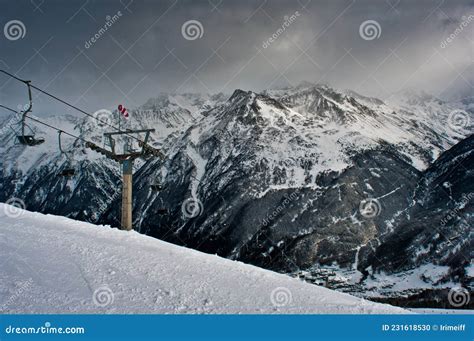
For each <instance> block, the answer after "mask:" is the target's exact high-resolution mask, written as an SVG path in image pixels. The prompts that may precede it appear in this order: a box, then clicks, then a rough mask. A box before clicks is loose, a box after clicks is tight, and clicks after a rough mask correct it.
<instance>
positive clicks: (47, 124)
mask: <svg viewBox="0 0 474 341" xmlns="http://www.w3.org/2000/svg"><path fill="white" fill-rule="evenodd" d="M0 107H1V108H4V109H7V110H10V111H12V112H14V113H16V114H20V112H19V111H17V110H14V109H12V108H9V107H7V106H5V105H2V104H0ZM26 118H28V119H30V120H32V121H35V122H37V123H39V124H42V125H44V126H46V127H48V128H51V129H54V130H56V131H58V132H62V133H63V134H65V135H68V136H70V137H73V138H75V139H78V140H81V141H83V142H90V141H87V140H85V139H84V138H82V137H80V136H76V135H74V134H71V133H68V132H67V131H64V130H63V129H59V128H56V127H54V126H52V125H50V124H49V123H46V122H43V121H41V120H38V119H36V118H34V117H31V116H28V115H26Z"/></svg>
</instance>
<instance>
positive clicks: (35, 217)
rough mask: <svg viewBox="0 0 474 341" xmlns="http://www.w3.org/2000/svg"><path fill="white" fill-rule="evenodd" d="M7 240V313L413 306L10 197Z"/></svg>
mask: <svg viewBox="0 0 474 341" xmlns="http://www.w3.org/2000/svg"><path fill="white" fill-rule="evenodd" d="M0 249H1V250H2V262H0V312H1V313H7V314H11V313H23V314H25V313H28V314H32V313H34V314H38V313H40V314H45V313H47V314H51V313H54V314H58V313H60V314H61V313H114V314H117V313H127V314H130V313H179V314H183V313H213V314H214V313H219V314H229V313H266V314H268V313H311V314H314V313H316V314H318V313H325V314H340V313H343V314H361V313H362V314H369V313H376V314H397V313H407V311H406V310H404V309H401V308H397V307H393V306H389V305H386V304H378V303H373V302H369V301H366V300H363V299H360V298H356V297H354V296H350V295H347V294H343V293H338V292H336V291H332V290H329V289H326V288H321V287H316V286H314V285H311V284H308V283H304V282H302V281H299V280H297V279H293V278H290V277H288V276H285V275H281V274H277V273H274V272H271V271H268V270H263V269H260V268H257V267H254V266H251V265H246V264H243V263H240V262H233V261H230V260H227V259H223V258H220V257H218V256H214V255H207V254H204V253H201V252H198V251H194V250H190V249H186V248H183V247H179V246H176V245H172V244H168V243H166V242H162V241H159V240H156V239H153V238H150V237H147V236H143V235H139V234H138V233H136V232H125V231H119V230H117V229H112V228H110V227H104V226H96V225H92V224H89V223H84V222H79V221H74V220H71V219H68V218H64V217H58V216H53V215H43V214H41V213H31V212H28V211H24V210H20V209H15V208H14V207H12V206H9V205H4V204H0ZM130 255H133V257H130Z"/></svg>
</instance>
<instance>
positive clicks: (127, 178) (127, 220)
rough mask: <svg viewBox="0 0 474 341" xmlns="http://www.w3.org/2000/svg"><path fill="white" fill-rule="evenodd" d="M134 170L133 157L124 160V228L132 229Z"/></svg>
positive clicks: (122, 222)
mask: <svg viewBox="0 0 474 341" xmlns="http://www.w3.org/2000/svg"><path fill="white" fill-rule="evenodd" d="M132 170H133V159H131V160H125V161H123V162H122V179H123V180H122V181H123V184H122V221H121V225H122V230H127V231H130V230H131V229H132V176H133V175H132Z"/></svg>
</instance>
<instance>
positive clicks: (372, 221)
mask: <svg viewBox="0 0 474 341" xmlns="http://www.w3.org/2000/svg"><path fill="white" fill-rule="evenodd" d="M473 108H474V106H473V105H472V103H471V102H469V101H467V100H464V101H458V102H445V101H442V100H440V99H437V98H435V97H433V96H431V95H428V94H426V93H423V92H415V91H410V92H403V93H400V94H397V95H396V96H393V97H391V98H390V99H388V100H386V101H382V100H380V99H376V98H370V97H365V96H362V95H359V94H357V93H355V92H353V91H338V90H335V89H332V88H330V87H329V86H326V85H316V84H311V83H302V84H300V85H298V86H296V87H292V88H284V89H272V90H268V91H264V92H262V93H254V92H251V91H243V90H236V91H235V92H234V93H233V94H232V95H231V96H230V97H228V96H225V95H223V94H218V95H213V96H210V95H205V96H204V95H196V94H185V95H172V94H163V95H160V96H159V97H158V98H156V99H150V100H149V101H148V102H147V103H146V104H144V105H143V106H142V107H140V108H137V109H135V110H131V111H130V117H131V119H130V121H129V122H127V124H126V125H123V123H122V125H123V126H124V127H125V128H126V127H151V128H156V132H155V133H154V134H153V136H152V145H153V146H155V147H157V148H160V149H162V151H163V152H164V154H165V155H166V159H165V160H159V159H150V160H145V161H142V162H139V163H137V164H136V171H135V174H134V196H133V204H134V212H133V214H134V226H135V229H137V230H138V231H140V232H141V233H144V234H148V235H151V236H154V237H157V238H160V239H163V240H167V241H171V242H173V243H176V244H181V245H186V246H188V247H193V248H196V249H199V250H202V251H205V252H208V253H217V254H219V255H222V256H224V257H227V258H231V259H236V260H241V261H244V262H248V263H252V264H255V265H259V266H261V267H264V268H268V269H273V270H276V271H279V272H284V273H288V274H291V275H293V276H299V277H301V278H304V279H306V280H308V281H311V282H315V283H318V284H324V285H327V286H331V287H335V288H339V289H341V290H346V291H350V292H355V293H360V295H364V296H374V297H375V296H382V297H391V296H393V295H400V293H401V292H403V293H404V294H405V295H419V294H420V292H424V291H426V290H434V289H438V288H439V289H440V290H444V288H449V287H452V286H454V285H463V286H465V287H469V286H472V278H473V272H474V271H473V268H472V265H471V264H470V259H471V258H472V257H467V255H469V254H470V252H471V251H472V244H471V243H472V235H470V232H471V230H472V228H471V226H472V225H473V200H472V199H474V188H473V169H474V167H473V166H474V165H473V159H472V150H473V143H474V140H473V137H472V136H471V134H472V132H473V124H472V123H473V122H474V110H473ZM118 120H119V115H118V114H116V113H114V114H113V115H112V116H111V117H110V119H109V122H110V123H112V124H113V125H116V126H118ZM47 121H48V123H51V124H52V125H54V126H60V127H61V128H62V129H64V130H65V131H70V132H74V133H75V134H77V135H80V136H81V137H82V138H84V139H87V140H91V141H94V142H95V143H97V144H102V143H103V140H102V134H103V132H105V131H109V130H110V129H108V128H107V127H104V126H101V125H100V124H97V122H96V121H94V120H92V119H90V118H88V119H78V118H76V117H69V116H60V117H49V118H47ZM35 127H36V126H35ZM36 129H37V134H38V135H43V136H45V137H46V142H45V143H44V144H42V145H40V146H37V147H29V148H25V147H22V146H18V145H14V143H13V141H14V133H13V131H12V130H11V129H10V130H8V129H4V130H2V135H0V143H1V145H2V147H1V148H0V153H1V155H2V160H3V165H2V170H3V174H2V177H1V178H0V185H1V188H2V192H1V194H0V201H3V202H5V201H7V200H8V199H9V198H12V197H16V198H20V199H22V200H24V201H25V203H26V208H27V209H29V210H36V211H41V212H45V213H53V214H59V215H64V216H68V217H71V218H74V219H80V220H85V221H89V222H93V223H105V224H111V225H113V226H118V224H119V222H118V220H117V219H118V217H120V211H119V209H120V200H121V197H120V190H121V180H120V169H119V167H118V165H117V164H116V163H114V162H113V161H110V160H107V159H105V158H103V157H101V156H100V155H99V154H96V153H94V152H93V151H91V150H88V149H86V148H84V146H83V143H82V142H81V141H80V140H76V141H75V140H73V139H68V140H66V141H65V145H66V146H65V149H66V150H68V151H69V152H70V154H69V155H68V158H69V159H70V160H73V161H72V162H71V161H70V160H68V158H67V157H66V156H65V155H60V154H59V152H58V148H57V136H56V135H55V134H57V133H56V132H54V131H51V130H49V131H47V130H44V129H43V127H40V126H37V128H36ZM71 165H72V166H73V167H75V168H76V169H77V172H76V175H75V176H74V177H73V178H71V179H69V180H67V179H64V178H61V177H58V176H57V174H58V173H59V172H60V171H61V170H62V169H64V168H65V167H70V166H71ZM156 184H159V186H158V187H161V188H162V189H161V190H160V191H154V190H153V189H152V186H151V185H156ZM155 189H156V186H155ZM434 299H436V298H434Z"/></svg>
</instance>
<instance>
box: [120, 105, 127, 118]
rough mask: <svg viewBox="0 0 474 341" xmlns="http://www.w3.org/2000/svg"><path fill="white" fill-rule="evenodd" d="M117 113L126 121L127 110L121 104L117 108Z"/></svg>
mask: <svg viewBox="0 0 474 341" xmlns="http://www.w3.org/2000/svg"><path fill="white" fill-rule="evenodd" d="M118 111H120V112H121V113H122V115H123V117H125V118H126V119H128V116H129V115H128V111H127V109H126V108H125V107H124V106H123V105H122V104H119V106H118Z"/></svg>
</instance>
